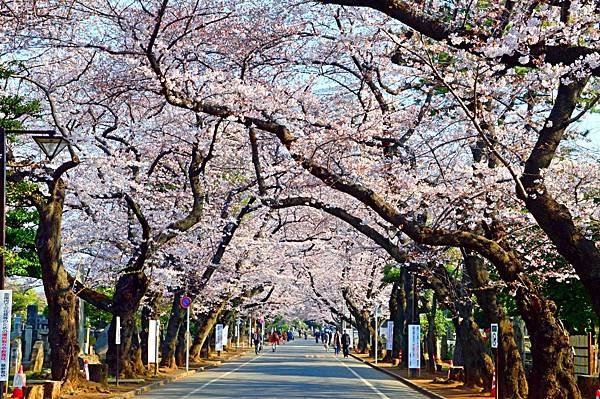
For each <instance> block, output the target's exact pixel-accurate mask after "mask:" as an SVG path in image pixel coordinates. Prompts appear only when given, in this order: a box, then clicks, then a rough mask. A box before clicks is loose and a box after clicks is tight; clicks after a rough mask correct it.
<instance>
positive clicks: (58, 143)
mask: <svg viewBox="0 0 600 399" xmlns="http://www.w3.org/2000/svg"><path fill="white" fill-rule="evenodd" d="M7 134H16V135H29V136H33V140H34V141H35V142H36V144H37V145H38V146H39V147H40V149H41V150H42V151H43V152H44V154H46V157H48V159H49V160H52V159H53V158H54V157H55V156H57V155H58V154H59V153H60V152H61V151H62V150H64V149H65V147H67V146H68V145H69V141H68V140H67V139H65V138H64V137H62V136H57V135H56V131H55V130H13V129H4V128H3V127H0V154H1V155H2V165H0V181H1V182H2V187H1V188H0V189H1V191H2V199H0V246H1V247H2V249H5V248H6V164H7V162H6V135H7ZM5 268H6V264H5V259H4V253H2V252H0V290H3V289H4V285H5V273H6V271H5Z"/></svg>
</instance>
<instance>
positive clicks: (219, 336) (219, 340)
mask: <svg viewBox="0 0 600 399" xmlns="http://www.w3.org/2000/svg"><path fill="white" fill-rule="evenodd" d="M215 351H217V352H222V351H223V324H217V325H216V326H215Z"/></svg>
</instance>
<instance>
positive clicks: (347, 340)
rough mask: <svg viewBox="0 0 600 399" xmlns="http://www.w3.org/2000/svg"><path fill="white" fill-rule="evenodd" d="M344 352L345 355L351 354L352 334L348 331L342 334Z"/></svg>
mask: <svg viewBox="0 0 600 399" xmlns="http://www.w3.org/2000/svg"><path fill="white" fill-rule="evenodd" d="M342 352H343V353H344V357H348V355H349V354H350V335H349V334H348V333H347V332H345V333H343V334H342Z"/></svg>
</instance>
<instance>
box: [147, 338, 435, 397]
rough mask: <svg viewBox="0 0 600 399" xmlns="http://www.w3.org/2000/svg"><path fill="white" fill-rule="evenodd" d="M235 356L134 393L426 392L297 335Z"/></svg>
mask: <svg viewBox="0 0 600 399" xmlns="http://www.w3.org/2000/svg"><path fill="white" fill-rule="evenodd" d="M265 349H266V350H264V351H263V352H262V353H261V354H259V355H258V356H256V355H254V354H252V355H248V356H243V357H239V358H237V359H235V360H234V361H231V362H228V363H226V364H224V365H223V366H220V367H218V368H215V369H211V370H209V371H205V372H202V373H198V374H194V375H193V376H191V377H188V378H185V379H183V380H180V381H177V382H174V383H172V384H169V385H168V386H166V387H165V388H161V389H157V390H155V391H152V392H150V393H147V394H144V395H141V396H138V398H144V399H157V398H160V399H200V398H210V399H225V398H227V399H244V398H261V399H284V398H285V399H288V398H310V399H320V398H340V399H375V398H377V399H392V398H394V399H425V398H427V397H426V396H424V395H422V394H421V393H419V392H417V391H415V390H413V389H412V388H409V387H408V386H406V385H404V384H402V383H401V382H399V381H398V380H396V379H394V378H392V377H390V376H388V375H386V374H385V373H382V372H380V371H378V370H376V369H373V368H371V367H369V366H368V365H366V364H364V363H361V362H359V361H358V360H356V359H353V358H351V357H350V358H347V359H344V358H343V357H342V356H341V355H340V356H339V357H336V356H335V355H334V354H333V351H330V352H325V350H324V348H323V346H321V345H320V344H316V343H315V342H314V341H311V340H295V341H292V342H289V343H287V344H286V345H282V346H280V347H279V348H278V349H277V351H276V352H274V353H273V352H271V349H270V347H266V348H265Z"/></svg>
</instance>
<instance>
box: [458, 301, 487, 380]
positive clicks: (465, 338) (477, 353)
mask: <svg viewBox="0 0 600 399" xmlns="http://www.w3.org/2000/svg"><path fill="white" fill-rule="evenodd" d="M472 313H473V312H472V309H471V305H470V304H463V306H460V305H459V315H460V316H459V317H457V318H454V319H453V322H454V327H455V328H456V340H457V346H458V345H459V343H458V341H460V350H461V354H462V361H463V365H464V368H465V385H466V386H468V387H477V386H485V385H487V384H491V379H492V374H493V372H494V364H493V362H492V359H491V358H490V356H489V355H488V354H487V352H486V348H485V343H484V340H483V337H482V335H481V333H480V332H479V326H477V323H475V321H474V320H473V314H472ZM459 364H460V363H459Z"/></svg>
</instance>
